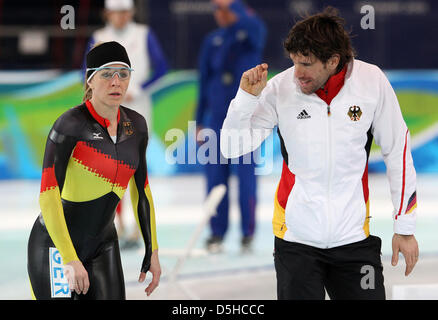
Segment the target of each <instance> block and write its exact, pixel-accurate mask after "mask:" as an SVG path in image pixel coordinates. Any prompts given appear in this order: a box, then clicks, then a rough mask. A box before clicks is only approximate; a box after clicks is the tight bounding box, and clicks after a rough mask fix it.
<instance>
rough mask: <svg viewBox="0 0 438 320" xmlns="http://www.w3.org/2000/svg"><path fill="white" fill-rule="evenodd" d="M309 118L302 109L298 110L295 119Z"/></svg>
mask: <svg viewBox="0 0 438 320" xmlns="http://www.w3.org/2000/svg"><path fill="white" fill-rule="evenodd" d="M309 118H311V117H310V115H309V114H308V113H307V112H306V110H304V109H303V111H301V112H300V114H299V115H298V116H297V119H309Z"/></svg>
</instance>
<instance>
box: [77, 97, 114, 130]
mask: <svg viewBox="0 0 438 320" xmlns="http://www.w3.org/2000/svg"><path fill="white" fill-rule="evenodd" d="M85 105H86V107H87V109H88V111H89V112H90V114H91V115H92V116H93V118H94V119H95V120H96V121H97V122H99V123H100V124H101V125H102V126H103V127H104V128H108V127H109V126H110V124H111V122H110V121H109V120H108V119H105V118H104V117H101V116H100V115H99V114H98V113H97V112H96V110H95V109H94V107H93V104H92V103H91V101H90V100H87V101H85ZM119 122H120V107H119V110H118V111H117V124H118V123H119Z"/></svg>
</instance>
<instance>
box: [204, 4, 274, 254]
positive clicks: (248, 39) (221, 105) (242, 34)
mask: <svg viewBox="0 0 438 320" xmlns="http://www.w3.org/2000/svg"><path fill="white" fill-rule="evenodd" d="M212 3H213V5H214V18H215V20H216V22H217V24H218V26H219V28H218V29H216V30H214V31H213V32H211V33H210V34H208V35H207V36H206V38H205V39H204V41H203V44H202V47H201V51H200V57H199V97H198V105H197V110H196V123H197V132H198V133H199V132H200V130H202V129H203V128H209V129H212V130H214V131H215V133H216V136H217V139H218V141H217V150H218V151H219V150H220V149H219V145H220V141H219V137H220V129H221V127H222V124H223V121H224V119H225V117H226V114H227V110H228V106H229V104H230V102H231V100H232V99H233V98H234V96H235V95H236V92H237V90H238V88H239V82H240V77H241V75H242V73H243V72H244V71H245V70H247V69H248V68H252V67H254V66H256V65H257V64H259V63H260V62H261V59H262V54H263V49H264V45H265V38H266V27H265V25H264V23H263V21H262V20H261V19H260V18H259V17H258V16H257V15H256V14H255V12H253V11H252V10H251V9H250V8H248V7H247V6H246V5H244V4H243V3H242V2H241V1H240V0H213V1H212ZM217 154H218V158H217V161H216V163H207V164H206V165H205V170H206V177H207V192H210V190H211V189H212V188H213V187H214V186H216V185H219V184H225V185H226V186H227V185H228V178H229V176H230V173H231V170H232V171H233V172H234V173H235V174H236V175H237V176H238V179H239V205H240V212H241V227H242V242H241V245H242V250H245V251H247V250H249V249H250V248H251V242H252V240H253V235H254V231H255V223H256V221H255V210H256V177H255V174H254V169H255V165H254V161H253V160H252V157H251V163H249V164H244V162H243V159H242V158H240V159H239V164H230V163H229V162H227V160H224V158H223V157H222V155H221V153H220V151H219V152H217ZM221 158H222V159H221ZM247 162H248V161H245V163H247ZM233 163H234V162H233ZM227 190H228V188H227ZM228 212H229V197H228V191H227V193H226V194H225V196H224V198H223V200H222V201H221V202H220V204H219V206H218V208H217V214H216V215H215V216H214V217H212V218H211V220H210V227H211V235H210V237H209V238H208V239H207V242H206V245H207V249H208V250H209V251H210V252H220V251H221V250H222V248H223V247H222V242H223V239H224V236H225V233H226V231H227V228H228Z"/></svg>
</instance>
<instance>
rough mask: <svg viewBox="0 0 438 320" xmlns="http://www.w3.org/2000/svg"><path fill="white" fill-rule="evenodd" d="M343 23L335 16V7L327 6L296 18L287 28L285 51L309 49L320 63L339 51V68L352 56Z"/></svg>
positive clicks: (306, 51) (299, 52)
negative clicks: (298, 18)
mask: <svg viewBox="0 0 438 320" xmlns="http://www.w3.org/2000/svg"><path fill="white" fill-rule="evenodd" d="M344 25H345V20H344V19H343V18H341V17H340V16H339V12H338V10H337V9H335V8H333V7H327V8H326V9H325V10H324V11H323V12H321V13H317V14H314V15H311V16H307V17H304V18H303V20H300V21H298V22H297V23H296V24H295V25H294V26H293V27H292V29H291V30H290V31H289V34H288V36H287V38H286V40H285V41H284V43H283V46H284V48H285V49H286V51H287V52H288V53H289V54H291V53H292V54H302V55H304V56H308V55H309V53H312V54H313V55H315V57H316V58H318V59H319V60H321V62H323V63H326V62H327V60H328V59H330V58H331V57H332V56H333V55H334V54H339V57H340V60H339V65H338V67H337V72H339V71H340V70H342V68H343V67H344V65H345V64H346V63H348V62H349V61H350V60H351V59H352V58H353V57H354V56H355V50H354V48H353V47H352V45H351V40H350V35H349V33H348V32H347V31H346V30H345V29H344Z"/></svg>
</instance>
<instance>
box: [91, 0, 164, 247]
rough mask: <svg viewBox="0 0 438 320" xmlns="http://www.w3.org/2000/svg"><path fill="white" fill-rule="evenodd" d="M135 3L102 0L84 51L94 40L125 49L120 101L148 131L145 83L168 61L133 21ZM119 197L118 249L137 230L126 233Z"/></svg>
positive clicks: (133, 242) (133, 243)
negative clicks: (128, 71) (125, 78)
mask: <svg viewBox="0 0 438 320" xmlns="http://www.w3.org/2000/svg"><path fill="white" fill-rule="evenodd" d="M134 15H135V6H134V2H133V0H105V8H104V17H105V21H106V25H105V27H103V28H102V29H98V30H96V31H95V32H94V33H93V34H92V36H91V38H90V40H89V42H88V46H87V51H86V52H88V51H89V49H90V48H91V47H92V46H93V45H94V44H95V43H99V42H106V41H117V42H119V43H121V44H122V45H123V46H124V47H125V48H126V50H127V51H128V52H129V56H130V58H131V61H132V67H133V69H134V70H135V72H134V73H133V74H132V77H131V84H130V86H129V88H128V91H127V93H126V97H125V100H124V101H123V105H124V106H126V107H128V108H131V109H133V110H135V111H137V112H138V113H140V114H141V115H142V116H143V117H144V118H145V119H146V122H147V124H148V130H149V135H150V136H153V134H152V132H153V129H152V99H151V97H150V94H149V92H148V88H149V86H151V85H152V84H153V83H154V82H155V81H157V80H158V79H159V78H161V77H162V76H163V75H165V74H166V73H167V70H168V63H167V61H166V58H165V55H164V53H163V51H162V49H161V45H160V43H159V41H158V39H157V37H156V35H155V34H154V32H153V31H152V30H151V28H150V27H149V26H148V25H145V24H139V23H136V22H135V21H134ZM123 203H124V202H123V201H120V203H119V205H118V206H117V210H116V211H117V217H118V231H119V233H120V235H121V237H122V239H123V241H122V245H121V246H122V249H128V248H133V247H137V246H138V245H139V242H138V240H139V233H138V230H137V228H134V229H133V232H132V234H130V235H127V234H126V233H127V232H126V231H127V230H126V229H127V228H126V226H125V224H126V223H125V222H124V219H123V215H122V212H123V209H122V206H123Z"/></svg>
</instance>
